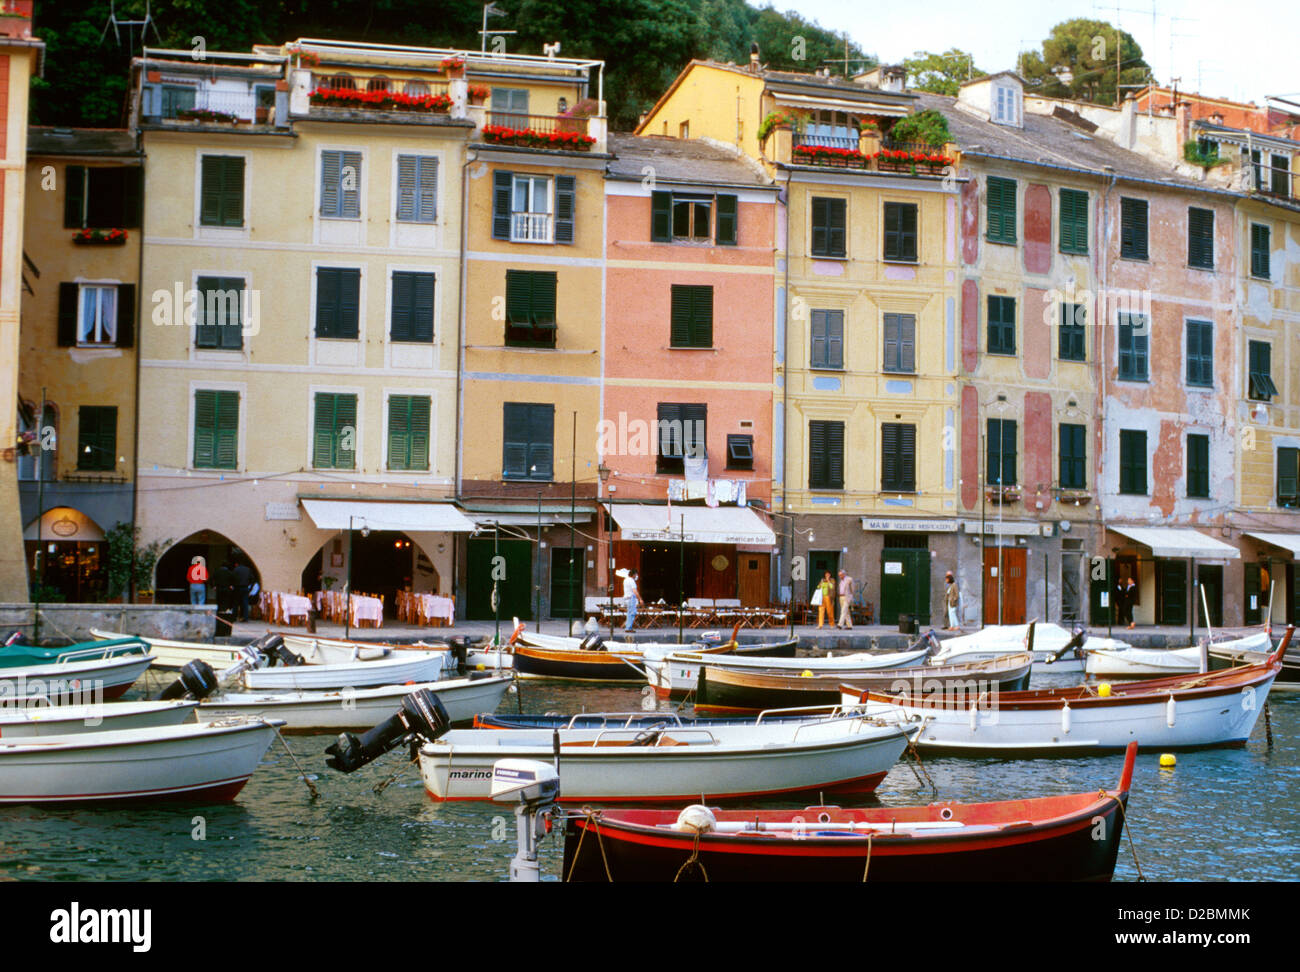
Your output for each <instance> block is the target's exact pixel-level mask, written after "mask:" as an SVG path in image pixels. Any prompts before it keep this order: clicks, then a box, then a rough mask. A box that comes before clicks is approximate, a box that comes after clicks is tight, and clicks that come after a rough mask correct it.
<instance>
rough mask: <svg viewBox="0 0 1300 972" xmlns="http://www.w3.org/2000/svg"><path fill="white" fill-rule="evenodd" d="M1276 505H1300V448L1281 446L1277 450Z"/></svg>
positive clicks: (1293, 506)
mask: <svg viewBox="0 0 1300 972" xmlns="http://www.w3.org/2000/svg"><path fill="white" fill-rule="evenodd" d="M1277 505H1278V506H1284V507H1286V508H1287V509H1295V508H1296V507H1300V449H1296V448H1293V447H1288V446H1282V447H1280V448H1279V449H1278V450H1277Z"/></svg>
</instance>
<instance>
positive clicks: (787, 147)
mask: <svg viewBox="0 0 1300 972" xmlns="http://www.w3.org/2000/svg"><path fill="white" fill-rule="evenodd" d="M764 150H765V153H766V155H767V157H768V158H769V159H771V160H772V161H774V162H778V163H784V164H786V165H811V166H818V167H825V168H832V169H850V170H856V171H859V172H881V173H897V174H900V175H909V176H922V175H924V176H942V175H943V174H944V173H945V172H947V171H948V170H949V169H950V168H956V167H957V166H959V165H960V153H959V152H958V149H957V146H956V144H955V143H952V142H949V143H948V144H947V145H942V146H938V145H925V144H921V143H912V142H895V141H893V140H891V139H888V138H882V137H881V135H880V133H879V131H877V130H874V129H866V130H863V131H862V132H860V133H857V134H852V135H841V134H830V135H828V134H816V133H807V132H800V131H795V130H793V129H791V128H788V127H777V128H774V129H773V130H772V132H771V134H769V135H768V137H767V141H766V142H765V143H764Z"/></svg>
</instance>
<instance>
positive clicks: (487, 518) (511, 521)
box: [470, 510, 591, 530]
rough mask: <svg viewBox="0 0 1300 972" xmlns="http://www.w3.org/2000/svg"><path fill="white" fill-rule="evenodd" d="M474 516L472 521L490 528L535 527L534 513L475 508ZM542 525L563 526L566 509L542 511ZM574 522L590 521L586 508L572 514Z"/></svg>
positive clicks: (565, 521)
mask: <svg viewBox="0 0 1300 972" xmlns="http://www.w3.org/2000/svg"><path fill="white" fill-rule="evenodd" d="M470 515H471V516H473V517H474V522H475V523H477V524H478V525H479V526H480V527H482V528H484V529H487V530H490V529H492V527H494V526H498V525H500V526H521V527H533V528H534V529H536V527H537V514H536V513H485V512H483V511H482V510H475V511H474V512H473V513H471V514H470ZM541 522H542V526H544V527H548V526H565V525H567V524H568V523H569V522H570V514H569V511H568V510H565V511H564V512H563V513H543V514H542V516H541ZM572 522H574V523H590V522H591V514H590V513H589V512H587V511H586V510H578V511H577V512H576V513H574V514H573V515H572Z"/></svg>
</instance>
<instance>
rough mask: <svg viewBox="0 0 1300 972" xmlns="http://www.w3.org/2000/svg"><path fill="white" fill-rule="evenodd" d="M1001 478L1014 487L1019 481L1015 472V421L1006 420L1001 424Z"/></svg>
mask: <svg viewBox="0 0 1300 972" xmlns="http://www.w3.org/2000/svg"><path fill="white" fill-rule="evenodd" d="M1002 478H1003V481H1004V482H1005V483H1006V484H1007V485H1009V486H1014V485H1015V484H1016V483H1018V482H1019V481H1020V479H1019V477H1018V475H1017V471H1016V421H1015V419H1006V420H1005V421H1003V423H1002Z"/></svg>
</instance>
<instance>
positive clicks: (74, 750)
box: [0, 719, 276, 803]
mask: <svg viewBox="0 0 1300 972" xmlns="http://www.w3.org/2000/svg"><path fill="white" fill-rule="evenodd" d="M275 730H276V723H275V722H272V721H264V720H260V719H255V720H244V719H232V720H225V721H220V722H200V723H190V724H186V725H179V726H152V727H148V728H143V729H118V730H115V731H110V732H83V733H78V734H75V735H68V736H38V737H36V738H23V739H15V740H13V741H9V740H7V739H0V803H87V802H101V801H122V800H162V799H184V800H192V801H201V802H209V803H210V802H217V801H222V800H232V799H234V798H235V796H236V794H238V793H239V791H240V790H241V789H242V788H243V786H244V784H245V783H247V782H248V779H249V777H250V776H252V775H253V771H254V770H256V769H257V764H258V762H259V761H260V760H261V758H262V756H263V755H264V754H265V753H266V751H267V749H268V748H269V747H270V745H271V742H272V741H273V739H274V738H275Z"/></svg>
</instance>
